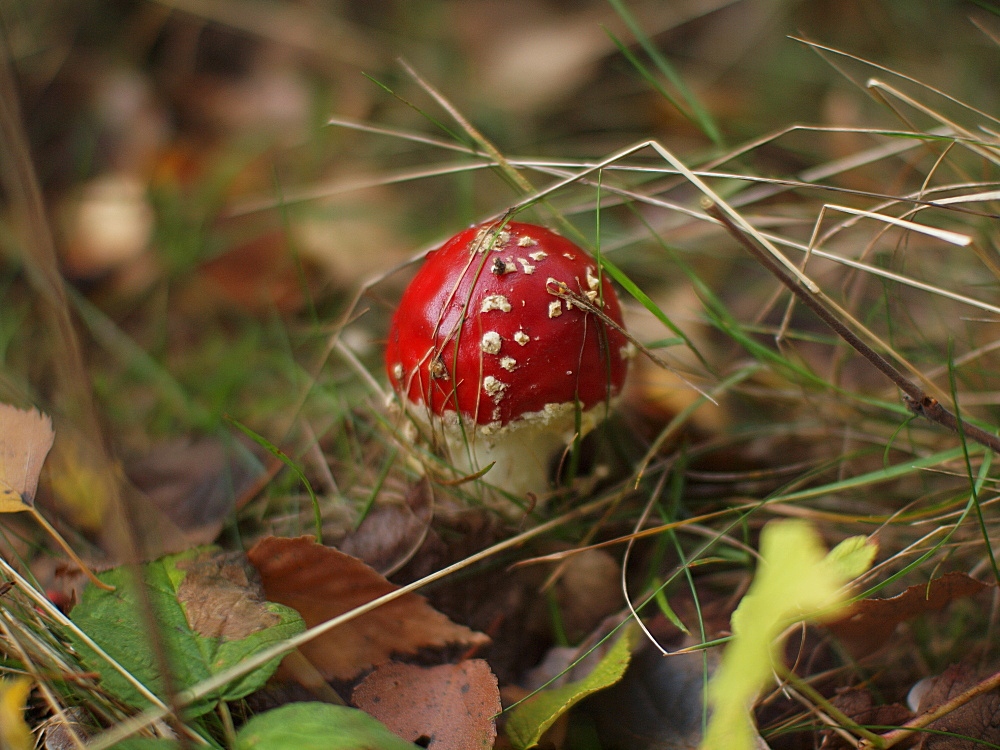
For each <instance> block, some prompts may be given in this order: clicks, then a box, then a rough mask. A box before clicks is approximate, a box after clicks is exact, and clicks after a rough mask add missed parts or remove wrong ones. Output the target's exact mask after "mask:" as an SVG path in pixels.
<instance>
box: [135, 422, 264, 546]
mask: <svg viewBox="0 0 1000 750" xmlns="http://www.w3.org/2000/svg"><path fill="white" fill-rule="evenodd" d="M125 473H126V474H127V475H128V478H129V479H130V480H131V481H132V483H133V484H134V485H135V486H136V487H137V488H138V489H139V490H141V491H142V493H143V495H144V496H145V498H146V499H148V500H149V502H150V503H152V504H153V505H154V506H155V507H156V508H158V509H159V510H160V511H162V512H163V514H164V515H166V516H167V517H168V518H169V519H170V520H171V521H173V522H174V523H175V524H177V527H178V528H179V529H180V530H181V532H182V533H183V536H184V539H185V540H186V547H197V546H200V545H203V544H209V543H211V542H213V541H214V540H215V538H216V537H217V536H218V535H219V532H220V531H222V527H223V525H224V524H225V521H226V518H227V517H228V516H229V514H230V513H232V511H233V506H234V503H235V500H236V498H237V497H239V496H240V495H241V494H242V493H243V491H244V490H245V489H246V488H247V487H250V486H252V485H253V483H254V482H255V481H256V480H257V479H258V477H260V475H261V474H262V473H263V468H262V466H261V464H260V462H259V461H258V460H257V459H256V458H255V457H254V455H253V454H252V453H251V452H249V451H246V450H242V447H241V444H239V443H233V444H227V443H224V442H223V441H221V440H217V439H214V438H200V439H197V440H183V439H182V440H170V441H165V442H162V443H158V444H155V445H154V446H153V447H152V448H151V449H150V451H149V453H148V454H146V455H145V456H143V457H141V458H138V459H135V460H132V461H129V462H128V463H127V464H126V465H125ZM186 547H185V548H186Z"/></svg>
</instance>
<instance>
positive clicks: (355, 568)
mask: <svg viewBox="0 0 1000 750" xmlns="http://www.w3.org/2000/svg"><path fill="white" fill-rule="evenodd" d="M247 557H248V558H249V559H250V562H251V563H252V564H253V565H254V567H256V568H257V570H258V572H259V573H260V577H261V581H262V582H263V584H264V591H265V593H266V595H267V598H268V600H269V601H274V602H280V603H281V604H285V605H287V606H289V607H292V608H293V609H295V610H297V611H298V612H299V614H301V615H302V618H303V619H304V620H305V622H306V625H307V626H308V627H313V626H315V625H319V624H320V623H322V622H326V621H327V620H330V619H332V618H334V617H337V616H338V615H341V614H344V613H345V612H349V611H350V610H352V609H354V608H355V607H358V606H360V605H362V604H367V603H368V602H370V601H372V600H373V599H377V598H378V597H380V596H383V595H385V594H388V593H389V592H391V591H395V590H396V589H397V588H399V587H398V586H396V585H394V584H392V583H390V582H389V581H387V580H386V579H385V578H384V577H383V576H381V575H379V574H378V573H376V572H375V571H374V570H372V569H371V568H370V567H368V566H367V565H365V564H364V563H363V562H361V561H360V560H358V559H357V558H354V557H351V556H350V555H346V554H344V553H343V552H341V551H339V550H336V549H334V548H332V547H324V546H323V545H321V544H317V543H316V542H314V541H313V538H312V537H298V538H296V539H285V538H280V537H265V538H264V539H261V540H260V541H259V542H257V544H255V545H254V547H253V549H251V550H250V551H249V552H248V553H247ZM488 641H489V638H488V637H487V636H485V635H483V634H482V633H477V632H475V631H473V630H470V629H469V628H467V627H465V626H463V625H457V624H455V623H454V622H452V621H451V620H449V619H448V618H447V617H445V616H444V615H443V614H441V613H440V612H438V611H437V610H435V609H434V608H433V607H431V606H430V605H429V604H428V603H427V602H426V601H425V600H424V598H423V597H421V596H418V595H417V594H405V595H404V596H401V597H399V598H398V599H394V600H393V601H391V602H388V603H386V604H385V605H383V606H381V607H379V608H377V609H375V610H373V611H371V612H367V613H365V614H363V615H361V616H359V617H355V618H354V619H353V620H350V621H348V622H346V623H344V624H343V625H341V626H340V627H339V628H334V629H333V630H331V631H330V632H328V633H324V634H323V635H321V636H319V637H317V638H314V639H313V640H311V641H310V642H309V643H307V644H305V645H304V646H302V647H301V649H300V650H301V652H302V653H303V655H305V657H306V658H307V659H309V660H310V661H311V662H312V663H313V664H314V665H315V666H316V668H317V669H319V670H320V672H322V673H323V675H324V676H325V677H326V678H327V679H331V680H332V679H337V680H349V679H351V678H353V677H356V676H357V675H358V674H360V673H361V672H362V671H364V670H365V669H368V668H370V667H372V666H377V665H379V664H384V663H385V662H387V661H389V658H390V656H391V655H392V654H393V653H398V654H412V653H415V652H416V651H417V650H418V649H420V648H425V647H443V646H446V645H448V644H451V643H454V644H461V645H466V646H473V645H481V644H484V643H487V642H488Z"/></svg>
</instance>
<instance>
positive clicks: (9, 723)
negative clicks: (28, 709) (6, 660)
mask: <svg viewBox="0 0 1000 750" xmlns="http://www.w3.org/2000/svg"><path fill="white" fill-rule="evenodd" d="M30 692H31V678H29V677H17V678H15V679H13V680H0V747H2V748H4V750H32V748H33V747H34V746H35V740H34V738H32V736H31V729H30V728H29V727H28V725H27V723H26V722H25V721H24V706H25V703H27V701H28V694H29V693H30Z"/></svg>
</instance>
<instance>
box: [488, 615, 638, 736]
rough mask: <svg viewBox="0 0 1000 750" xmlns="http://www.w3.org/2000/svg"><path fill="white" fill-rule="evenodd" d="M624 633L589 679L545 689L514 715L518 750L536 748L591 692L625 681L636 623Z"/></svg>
mask: <svg viewBox="0 0 1000 750" xmlns="http://www.w3.org/2000/svg"><path fill="white" fill-rule="evenodd" d="M624 630H625V632H624V633H622V635H621V637H620V638H619V639H618V641H617V642H616V643H615V644H614V646H612V647H611V649H610V650H609V651H608V653H606V654H605V655H604V658H602V659H601V661H600V662H598V664H597V666H596V667H594V671H592V672H591V673H590V674H588V675H587V676H586V677H584V678H583V679H581V680H576V681H574V682H570V683H569V684H567V685H563V686H562V687H559V688H555V689H554V690H542V691H540V692H539V693H537V694H535V695H533V696H532V697H530V698H528V699H526V700H525V701H523V702H522V703H520V704H519V705H518V706H517V707H516V708H515V709H514V710H513V711H512V712H511V715H510V719H508V721H507V736H508V737H510V741H511V743H512V744H513V745H514V747H515V748H517V750H526V748H529V747H534V746H535V745H537V744H538V741H539V740H540V739H541V737H542V735H543V734H545V732H546V730H547V729H548V728H549V727H551V726H552V725H553V724H554V723H555V721H556V719H558V718H559V717H560V716H562V715H563V714H564V713H565V712H566V711H568V710H569V709H570V708H572V707H573V705H575V704H576V703H578V702H580V701H581V700H583V699H584V698H586V697H587V696H588V695H590V694H591V693H596V692H597V691H598V690H603V689H604V688H607V687H611V686H612V685H614V684H615V683H616V682H618V681H619V680H620V679H621V678H622V675H624V674H625V668H626V667H628V663H629V660H630V659H631V657H632V646H633V645H634V643H635V640H636V638H637V636H638V633H639V629H638V627H636V626H635V625H634V624H631V625H629V626H627V627H626V628H625V629H624Z"/></svg>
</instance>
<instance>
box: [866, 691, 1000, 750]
mask: <svg viewBox="0 0 1000 750" xmlns="http://www.w3.org/2000/svg"><path fill="white" fill-rule="evenodd" d="M997 687H1000V672H994V673H993V674H991V675H990V676H989V677H987V678H986V679H985V680H983V681H982V682H979V683H978V684H976V685H973V686H972V687H971V688H969V689H968V690H966V691H965V692H964V693H960V694H959V695H956V696H955V697H954V698H952V699H951V700H949V701H945V702H944V703H942V704H941V705H940V706H937V707H936V708H933V709H931V710H930V711H927V712H925V713H922V714H920V716H918V717H916V718H915V719H911V720H910V721H908V722H906V723H905V724H903V725H902V726H901V727H899V728H898V729H893V730H892V731H891V732H886V733H885V734H883V735H881V736H880V737H879V738H878V742H877V743H876V742H871V741H869V740H867V739H863V740H862V741H861V742H859V743H858V750H874V749H875V748H878V750H884V749H885V748H890V747H892V746H893V745H896V744H898V743H900V742H902V741H903V740H906V739H910V738H912V737H913V733H914V732H916V731H919V730H921V729H925V728H927V727H928V726H930V725H931V724H932V723H933V722H935V721H937V720H938V719H940V718H941V717H942V716H947V715H948V714H950V713H951V712H952V711H954V710H955V709H956V708H961V707H962V706H964V705H965V704H966V703H968V702H969V701H971V700H973V699H974V698H978V697H979V696H981V695H985V694H986V693H989V692H991V691H993V690H996V689H997Z"/></svg>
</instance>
